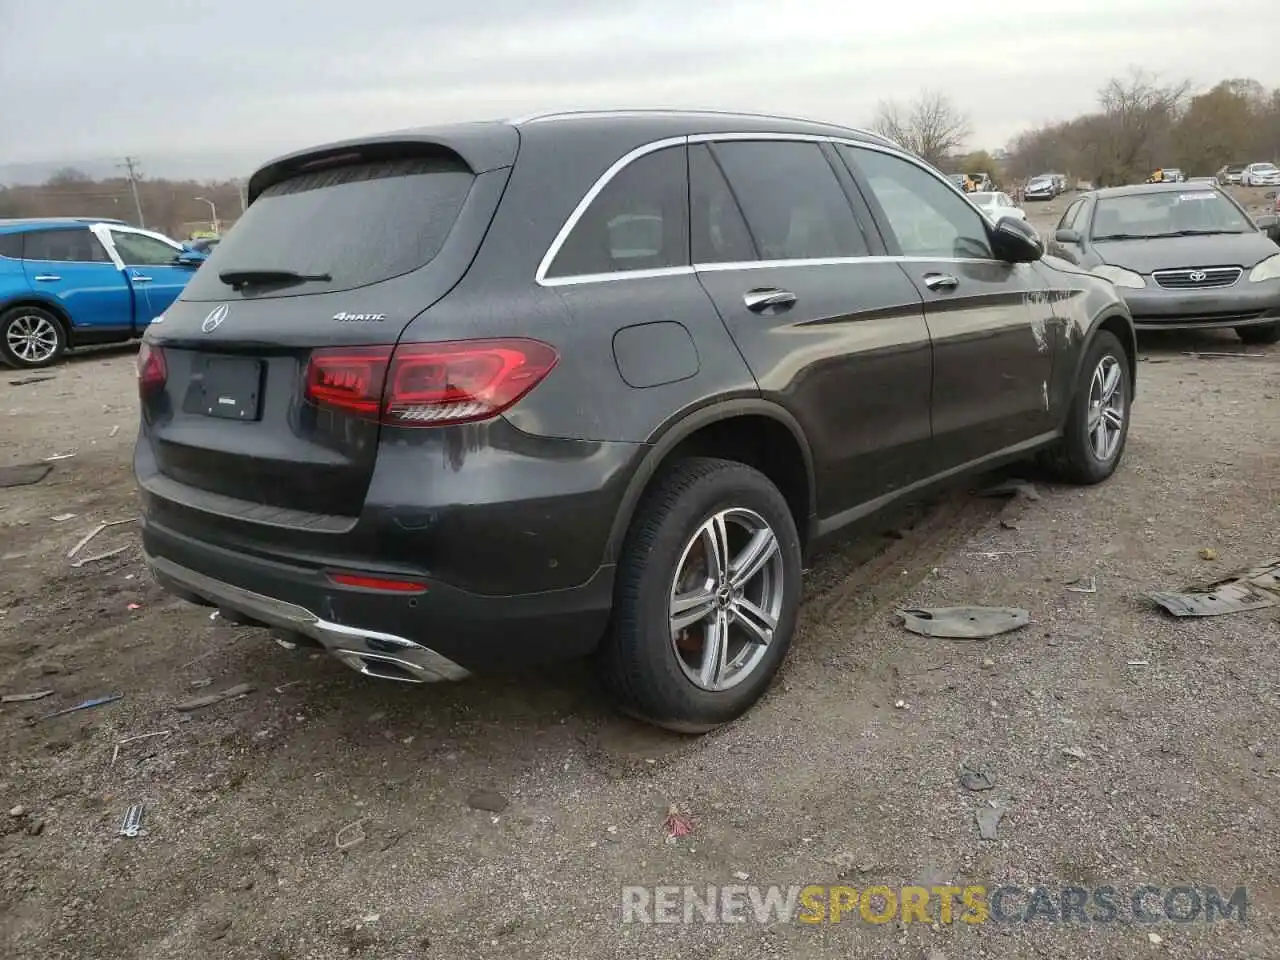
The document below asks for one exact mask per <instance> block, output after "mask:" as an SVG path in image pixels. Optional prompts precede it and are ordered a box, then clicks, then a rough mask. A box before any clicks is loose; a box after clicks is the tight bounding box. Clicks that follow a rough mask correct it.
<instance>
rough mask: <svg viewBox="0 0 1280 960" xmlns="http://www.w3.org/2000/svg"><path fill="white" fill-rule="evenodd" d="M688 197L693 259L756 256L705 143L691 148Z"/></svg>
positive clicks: (735, 203)
mask: <svg viewBox="0 0 1280 960" xmlns="http://www.w3.org/2000/svg"><path fill="white" fill-rule="evenodd" d="M689 197H690V201H691V204H692V206H691V209H690V211H689V219H690V224H691V227H690V233H691V234H692V244H693V262H694V263H735V262H741V261H744V260H755V259H756V249H755V246H754V245H753V244H752V242H751V234H750V233H748V232H747V223H746V221H745V220H743V219H742V211H741V209H739V207H738V201H737V200H735V199H734V196H733V192H732V191H731V190H730V189H729V184H728V183H726V182H725V179H724V175H723V174H722V173H721V172H720V167H719V165H718V164H717V163H716V161H715V158H714V157H712V156H711V151H710V150H709V149H708V148H707V146H706V145H705V144H695V145H694V146H693V147H691V148H690V150H689Z"/></svg>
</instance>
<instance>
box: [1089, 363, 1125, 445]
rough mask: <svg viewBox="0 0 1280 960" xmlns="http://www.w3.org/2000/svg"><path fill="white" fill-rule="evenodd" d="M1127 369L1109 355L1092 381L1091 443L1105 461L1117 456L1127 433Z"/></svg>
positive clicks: (1096, 369) (1090, 409) (1090, 405)
mask: <svg viewBox="0 0 1280 960" xmlns="http://www.w3.org/2000/svg"><path fill="white" fill-rule="evenodd" d="M1124 417H1125V407H1124V370H1123V369H1122V368H1121V366H1120V361H1119V360H1117V359H1116V358H1115V357H1113V356H1112V355H1111V354H1107V355H1106V356H1104V357H1103V358H1102V359H1101V360H1100V361H1098V366H1097V367H1096V368H1095V369H1094V371H1093V379H1092V380H1091V381H1090V384H1089V446H1090V448H1091V449H1092V450H1093V455H1094V456H1095V457H1097V458H1098V460H1100V461H1102V462H1103V463H1105V462H1107V461H1108V460H1110V459H1111V458H1112V457H1114V456H1115V454H1116V450H1117V449H1118V448H1119V446H1120V438H1121V436H1122V435H1123V432H1124Z"/></svg>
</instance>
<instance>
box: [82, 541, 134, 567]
mask: <svg viewBox="0 0 1280 960" xmlns="http://www.w3.org/2000/svg"><path fill="white" fill-rule="evenodd" d="M128 549H129V544H127V543H126V544H123V545H122V546H119V547H115V548H113V549H111V550H104V551H103V552H102V553H95V554H93V556H90V557H81V558H80V559H79V560H73V561H71V566H72V568H75V569H78V568H80V567H83V566H84V565H85V564H86V563H97V562H98V561H99V560H106V559H108V558H110V557H114V556H118V555H119V554H122V553H124V552H125V551H126V550H128Z"/></svg>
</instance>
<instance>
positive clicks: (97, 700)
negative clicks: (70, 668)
mask: <svg viewBox="0 0 1280 960" xmlns="http://www.w3.org/2000/svg"><path fill="white" fill-rule="evenodd" d="M123 699H124V694H123V693H111V694H108V695H107V696H105V697H94V698H93V699H92V700H85V701H84V702H83V703H77V704H76V705H75V706H74V707H65V708H63V709H62V710H55V711H53V713H46V714H45V715H44V716H43V717H37V718H36V719H35V720H34V721H33V722H35V723H40V722H42V721H44V720H52V719H53V718H54V717H61V716H65V715H66V714H68V713H78V712H79V711H81V710H91V709H93V708H94V707H101V706H102V705H103V704H107V703H115V702H116V701H117V700H123Z"/></svg>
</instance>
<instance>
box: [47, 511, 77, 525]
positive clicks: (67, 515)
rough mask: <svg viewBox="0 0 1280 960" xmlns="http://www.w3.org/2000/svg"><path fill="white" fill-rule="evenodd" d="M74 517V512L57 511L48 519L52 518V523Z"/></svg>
mask: <svg viewBox="0 0 1280 960" xmlns="http://www.w3.org/2000/svg"><path fill="white" fill-rule="evenodd" d="M74 518H75V514H74V513H59V514H56V515H54V516H52V517H50V518H49V519H50V520H52V521H53V522H54V523H63V522H65V521H67V520H71V519H74Z"/></svg>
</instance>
